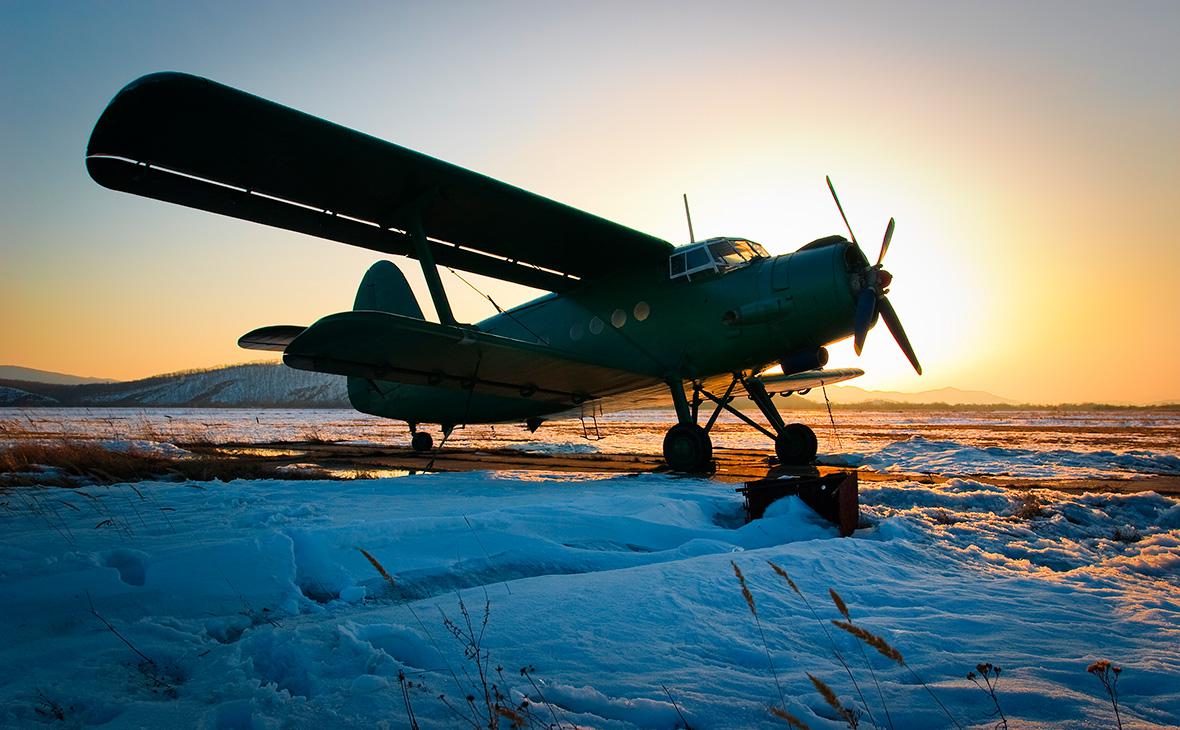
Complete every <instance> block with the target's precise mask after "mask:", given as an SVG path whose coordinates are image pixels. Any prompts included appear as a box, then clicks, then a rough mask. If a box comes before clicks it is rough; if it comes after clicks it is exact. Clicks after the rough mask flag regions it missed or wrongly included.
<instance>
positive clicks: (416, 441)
mask: <svg viewBox="0 0 1180 730" xmlns="http://www.w3.org/2000/svg"><path fill="white" fill-rule="evenodd" d="M410 446H411V447H412V448H413V449H414V451H418V452H422V451H430V449H431V448H432V447H433V446H434V437H433V436H431V435H430V434H428V433H426V432H425V431H415V432H414V435H413V437H411V438H410Z"/></svg>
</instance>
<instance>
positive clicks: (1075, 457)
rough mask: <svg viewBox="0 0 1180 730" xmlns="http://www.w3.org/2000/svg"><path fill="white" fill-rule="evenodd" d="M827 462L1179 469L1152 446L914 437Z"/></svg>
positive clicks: (1086, 470) (1084, 470)
mask: <svg viewBox="0 0 1180 730" xmlns="http://www.w3.org/2000/svg"><path fill="white" fill-rule="evenodd" d="M822 461H823V463H825V464H829V465H832V466H849V467H867V468H870V469H873V470H874V471H881V472H895V473H897V472H900V473H908V474H944V475H983V474H988V475H996V476H1001V475H1002V476H1012V477H1025V478H1030V479H1051V478H1075V479H1079V478H1086V477H1127V476H1132V475H1136V474H1180V457H1178V456H1175V455H1173V454H1166V453H1160V452H1156V451H1145V450H1133V451H1123V452H1114V451H1071V450H1067V449H1053V450H1048V451H1036V450H1031V449H1009V448H1001V447H998V446H992V447H986V448H984V447H978V446H968V445H964V444H961V443H957V442H954V441H931V440H928V439H925V438H922V437H920V436H915V437H913V438H911V439H908V440H906V441H898V442H895V443H892V444H890V445H888V446H886V447H884V448H883V449H881V450H880V451H877V452H876V453H872V454H832V455H829V456H824V457H822Z"/></svg>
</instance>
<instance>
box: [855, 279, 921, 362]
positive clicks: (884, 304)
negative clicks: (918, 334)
mask: <svg viewBox="0 0 1180 730" xmlns="http://www.w3.org/2000/svg"><path fill="white" fill-rule="evenodd" d="M857 304H858V305H859V302H858V303H857ZM877 306H879V307H880V310H881V318H882V319H884V320H885V326H886V327H888V328H889V331H890V332H891V333H893V339H895V340H897V344H898V346H900V347H901V351H902V352H904V353H905V356H906V357H907V358H909V361H910V365H913V366H914V370H917V371H918V375H921V374H922V366H921V365H920V364H919V363H918V356H917V355H915V354H914V348H913V347H912V346H911V345H910V338H908V337H906V335H905V329H904V328H902V326H901V320H900V319H898V318H897V311H896V310H895V309H894V308H893V305H892V304H890V303H889V299H888V297H881V298H880V299H878V300H877ZM857 315H858V316H859V315H860V310H859V308H858V309H857Z"/></svg>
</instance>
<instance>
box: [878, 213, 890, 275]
mask: <svg viewBox="0 0 1180 730" xmlns="http://www.w3.org/2000/svg"><path fill="white" fill-rule="evenodd" d="M892 240H893V219H892V218H890V219H889V225H888V226H886V227H885V240H883V241H881V255H880V256H878V257H877V266H880V265H881V262H882V261H884V260H885V252H886V251H888V250H889V242H890V241H892Z"/></svg>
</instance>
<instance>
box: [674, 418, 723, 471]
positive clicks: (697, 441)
mask: <svg viewBox="0 0 1180 730" xmlns="http://www.w3.org/2000/svg"><path fill="white" fill-rule="evenodd" d="M664 461H665V462H666V463H667V464H668V467H669V468H671V469H672V471H679V472H686V473H688V474H699V473H701V472H704V471H707V470H708V468H709V465H710V464H712V463H713V440H712V439H710V438H709V434H708V433H707V432H706V431H705V429H703V428H701V427H700V426H698V425H696V424H695V423H680V424H677V425H675V426H673V427H672V428H670V429H668V433H667V435H665V436H664Z"/></svg>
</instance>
